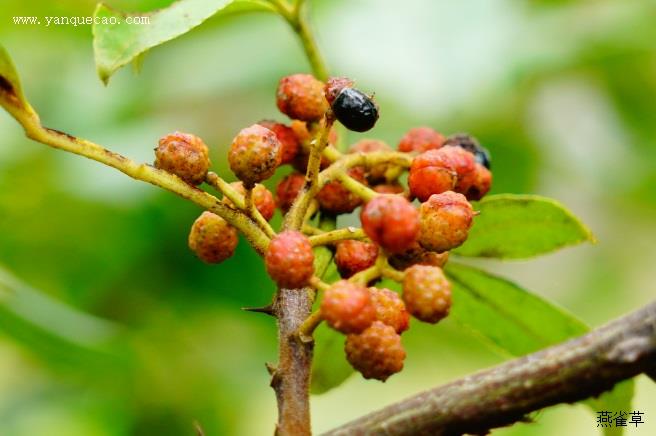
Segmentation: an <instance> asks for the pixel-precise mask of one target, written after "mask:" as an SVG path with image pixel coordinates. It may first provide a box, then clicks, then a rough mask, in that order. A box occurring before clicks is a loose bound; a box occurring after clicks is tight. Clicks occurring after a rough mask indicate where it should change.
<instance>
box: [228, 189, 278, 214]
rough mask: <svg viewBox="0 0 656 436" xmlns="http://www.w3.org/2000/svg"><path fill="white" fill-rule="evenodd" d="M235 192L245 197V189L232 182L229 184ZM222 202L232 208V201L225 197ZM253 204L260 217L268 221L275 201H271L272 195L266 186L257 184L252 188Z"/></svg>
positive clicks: (274, 209)
mask: <svg viewBox="0 0 656 436" xmlns="http://www.w3.org/2000/svg"><path fill="white" fill-rule="evenodd" d="M230 185H231V186H232V187H233V188H235V190H237V191H238V192H239V193H240V194H241V195H246V188H244V184H243V183H242V182H233V183H231V184H230ZM223 201H224V202H225V203H226V204H228V205H230V206H233V204H232V201H230V200H229V199H228V198H227V197H226V198H224V199H223ZM253 203H255V207H256V208H257V210H258V211H259V212H260V215H262V217H263V218H264V219H265V220H267V221H269V220H270V219H271V217H273V213H274V212H275V211H276V201H275V200H274V199H273V194H272V193H271V191H269V190H268V189H267V188H266V186H264V185H260V184H257V185H255V187H254V188H253Z"/></svg>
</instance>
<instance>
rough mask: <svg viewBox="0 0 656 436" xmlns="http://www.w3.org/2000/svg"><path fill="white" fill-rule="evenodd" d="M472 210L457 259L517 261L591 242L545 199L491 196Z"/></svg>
mask: <svg viewBox="0 0 656 436" xmlns="http://www.w3.org/2000/svg"><path fill="white" fill-rule="evenodd" d="M475 208H476V209H477V210H479V211H480V215H478V216H477V217H476V218H474V226H473V227H472V229H471V230H470V232H469V237H468V238H467V242H465V244H464V245H462V246H461V247H459V248H458V249H456V250H454V253H457V254H459V255H461V256H470V257H496V258H502V259H520V258H526V257H532V256H537V255H539V254H544V253H549V252H551V251H554V250H557V249H559V248H563V247H566V246H569V245H576V244H580V243H582V242H586V241H590V242H593V241H594V237H593V235H592V233H591V232H590V230H589V229H588V228H587V227H586V226H585V225H584V224H583V223H581V221H580V220H579V219H578V218H576V217H575V216H574V215H573V214H572V213H571V212H570V211H568V210H567V209H566V208H565V207H564V206H563V205H561V204H560V203H558V202H557V201H555V200H552V199H549V198H545V197H540V196H536V195H514V194H502V195H493V196H490V197H487V198H485V199H483V200H482V201H480V202H479V203H477V204H476V205H475Z"/></svg>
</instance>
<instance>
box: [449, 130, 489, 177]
mask: <svg viewBox="0 0 656 436" xmlns="http://www.w3.org/2000/svg"><path fill="white" fill-rule="evenodd" d="M444 145H453V146H456V147H462V148H464V149H465V150H467V151H468V152H470V153H471V154H473V155H474V158H475V159H476V162H478V163H479V164H481V165H483V166H484V167H485V168H487V169H488V170H489V169H490V152H489V151H487V149H486V148H485V147H483V146H482V145H481V144H480V143H479V142H478V141H477V140H476V138H474V137H473V136H471V135H468V134H466V133H457V134H455V135H451V136H449V137H448V138H447V140H446V141H445V142H444Z"/></svg>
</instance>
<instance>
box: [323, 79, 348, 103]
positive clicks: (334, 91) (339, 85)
mask: <svg viewBox="0 0 656 436" xmlns="http://www.w3.org/2000/svg"><path fill="white" fill-rule="evenodd" d="M352 87H353V80H351V79H349V78H347V77H331V78H330V79H328V81H327V82H326V86H325V88H324V92H325V95H326V100H327V101H328V104H329V105H332V104H333V102H334V101H335V99H336V98H337V96H338V95H339V93H340V92H342V90H343V89H344V88H352Z"/></svg>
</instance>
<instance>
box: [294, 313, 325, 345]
mask: <svg viewBox="0 0 656 436" xmlns="http://www.w3.org/2000/svg"><path fill="white" fill-rule="evenodd" d="M321 321H323V318H322V317H321V311H319V310H315V311H314V312H312V313H311V314H310V316H308V317H307V318H306V319H305V321H303V324H301V326H300V327H299V328H298V333H297V334H298V337H299V339H300V340H301V341H303V342H312V335H313V333H314V331H315V330H316V329H317V327H319V324H321Z"/></svg>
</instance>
